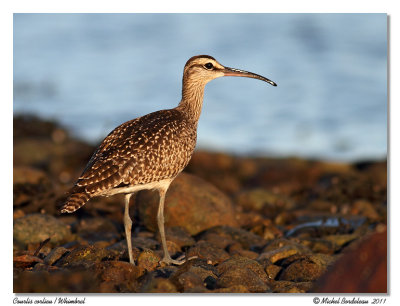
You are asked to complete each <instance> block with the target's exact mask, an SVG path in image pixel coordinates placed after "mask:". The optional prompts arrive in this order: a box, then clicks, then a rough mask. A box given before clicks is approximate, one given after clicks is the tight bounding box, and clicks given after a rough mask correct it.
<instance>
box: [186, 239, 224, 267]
mask: <svg viewBox="0 0 400 306" xmlns="http://www.w3.org/2000/svg"><path fill="white" fill-rule="evenodd" d="M193 256H196V257H197V258H200V259H206V260H207V263H209V264H212V265H215V264H217V263H220V262H222V261H224V260H226V259H228V258H229V254H228V253H227V252H225V251H224V250H223V249H220V248H218V247H216V246H214V245H213V244H211V243H209V242H206V241H199V242H197V243H196V244H195V245H194V246H192V247H191V248H190V249H189V250H188V251H187V257H188V258H190V257H193Z"/></svg>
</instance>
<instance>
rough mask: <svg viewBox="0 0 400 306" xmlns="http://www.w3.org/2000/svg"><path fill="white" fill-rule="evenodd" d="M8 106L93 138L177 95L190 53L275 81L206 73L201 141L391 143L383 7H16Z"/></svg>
mask: <svg viewBox="0 0 400 306" xmlns="http://www.w3.org/2000/svg"><path fill="white" fill-rule="evenodd" d="M13 47H14V52H13V53H14V62H13V69H14V71H13V73H14V101H13V108H14V115H17V114H35V115H38V116H40V117H42V118H46V119H54V120H57V121H59V122H60V123H61V124H62V125H63V126H65V127H66V128H68V129H69V130H70V131H71V133H72V134H73V135H74V136H76V137H79V138H81V139H84V140H87V141H89V142H91V143H93V144H97V143H99V142H100V141H101V140H102V139H103V138H104V137H105V136H106V135H107V134H108V133H109V132H110V131H111V130H112V129H113V128H115V127H116V126H117V125H119V124H121V123H123V122H125V121H127V120H130V119H133V118H135V117H138V116H142V115H145V114H147V113H149V112H153V111H156V110H159V109H166V108H172V107H175V106H176V105H177V104H178V103H179V101H180V98H181V85H182V71H183V67H184V65H185V63H186V61H187V60H188V59H189V58H190V57H191V56H193V55H198V54H208V55H211V56H213V57H215V58H216V59H217V60H218V61H219V62H220V63H221V64H223V65H226V66H229V67H234V68H239V69H244V70H248V71H251V72H254V73H257V74H261V75H263V76H265V77H267V78H269V79H271V80H273V81H274V82H276V83H277V84H278V86H277V87H272V86H270V85H269V84H267V83H264V82H260V81H258V80H254V79H245V78H232V77H226V78H220V79H217V80H214V81H212V82H210V83H209V84H207V86H206V91H205V97H204V105H203V112H202V115H201V118H200V122H199V128H198V144H197V148H198V149H208V150H213V151H223V152H227V153H231V154H238V155H261V156H280V157H287V156H296V157H304V158H315V159H322V160H335V161H357V160H365V159H382V158H386V154H387V111H388V109H387V15H386V14H14V43H13Z"/></svg>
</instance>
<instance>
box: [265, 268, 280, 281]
mask: <svg viewBox="0 0 400 306" xmlns="http://www.w3.org/2000/svg"><path fill="white" fill-rule="evenodd" d="M281 270H282V267H280V266H277V265H268V266H266V267H265V272H266V273H267V276H268V278H269V279H275V278H276V276H277V275H278V273H279V272H280V271H281Z"/></svg>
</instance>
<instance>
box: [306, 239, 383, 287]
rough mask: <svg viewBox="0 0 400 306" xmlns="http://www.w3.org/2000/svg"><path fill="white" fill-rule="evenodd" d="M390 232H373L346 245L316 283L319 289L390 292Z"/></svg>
mask: <svg viewBox="0 0 400 306" xmlns="http://www.w3.org/2000/svg"><path fill="white" fill-rule="evenodd" d="M387 280H388V279H387V232H386V231H384V232H382V233H373V234H370V235H368V236H367V237H365V238H364V239H363V240H362V241H360V242H358V243H355V244H352V245H351V246H350V247H349V248H346V250H345V252H344V254H343V255H342V257H341V258H340V259H338V260H337V261H336V262H335V264H334V265H332V266H331V267H330V268H329V269H328V271H327V273H326V274H325V275H323V276H322V277H321V278H320V279H319V280H318V281H317V283H316V285H315V286H314V288H313V289H312V290H311V292H315V293H333V292H341V293H387Z"/></svg>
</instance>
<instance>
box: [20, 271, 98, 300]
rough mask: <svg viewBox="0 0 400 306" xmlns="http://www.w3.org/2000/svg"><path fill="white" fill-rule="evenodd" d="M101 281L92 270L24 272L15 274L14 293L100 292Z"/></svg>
mask: <svg viewBox="0 0 400 306" xmlns="http://www.w3.org/2000/svg"><path fill="white" fill-rule="evenodd" d="M98 285H99V281H98V279H97V278H96V277H95V275H94V274H93V273H92V272H91V271H73V272H71V271H65V270H63V271H59V272H55V273H49V272H47V271H37V272H30V271H29V272H28V271H26V272H22V273H19V274H17V275H15V276H14V286H13V291H14V293H58V294H60V293H82V292H86V293H98V292H100V291H99V286H98Z"/></svg>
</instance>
